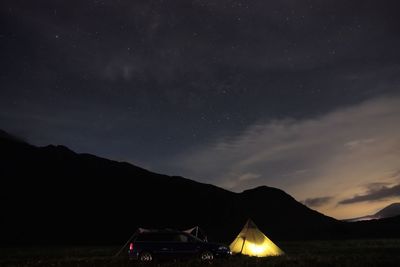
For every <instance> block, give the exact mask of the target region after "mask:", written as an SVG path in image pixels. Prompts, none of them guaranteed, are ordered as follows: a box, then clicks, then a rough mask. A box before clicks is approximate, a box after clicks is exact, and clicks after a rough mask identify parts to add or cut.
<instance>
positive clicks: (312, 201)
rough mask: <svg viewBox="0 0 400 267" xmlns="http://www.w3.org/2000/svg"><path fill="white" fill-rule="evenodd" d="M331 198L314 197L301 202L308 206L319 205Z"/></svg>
mask: <svg viewBox="0 0 400 267" xmlns="http://www.w3.org/2000/svg"><path fill="white" fill-rule="evenodd" d="M332 199H333V197H316V198H307V199H305V200H303V201H301V202H302V203H303V204H304V205H307V206H309V207H320V206H322V205H325V204H327V203H329V202H330V201H331V200H332Z"/></svg>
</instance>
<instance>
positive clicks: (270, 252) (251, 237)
mask: <svg viewBox="0 0 400 267" xmlns="http://www.w3.org/2000/svg"><path fill="white" fill-rule="evenodd" d="M229 248H230V249H231V251H232V253H241V254H244V255H249V256H256V257H266V256H278V255H282V254H284V252H283V251H282V250H281V249H280V248H278V246H277V245H275V244H274V243H273V242H272V241H271V240H270V239H269V238H268V237H266V236H265V235H264V234H263V233H262V232H261V231H260V230H259V229H258V227H257V226H256V225H255V224H254V222H253V221H252V220H250V219H248V220H247V222H246V224H245V225H244V227H243V229H242V231H240V233H239V234H238V236H237V237H236V238H235V240H233V242H232V243H231V244H230V246H229Z"/></svg>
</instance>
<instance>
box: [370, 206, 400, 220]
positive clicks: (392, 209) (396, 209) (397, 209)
mask: <svg viewBox="0 0 400 267" xmlns="http://www.w3.org/2000/svg"><path fill="white" fill-rule="evenodd" d="M399 215H400V203H392V204H390V205H389V206H387V207H385V208H383V209H381V210H380V211H378V212H377V213H375V216H377V217H378V218H380V219H382V218H389V217H394V216H399Z"/></svg>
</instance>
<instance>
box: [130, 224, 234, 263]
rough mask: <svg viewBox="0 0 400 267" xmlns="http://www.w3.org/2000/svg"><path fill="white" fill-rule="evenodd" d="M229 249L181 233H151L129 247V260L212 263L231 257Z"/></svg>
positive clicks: (138, 236)
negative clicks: (186, 259)
mask: <svg viewBox="0 0 400 267" xmlns="http://www.w3.org/2000/svg"><path fill="white" fill-rule="evenodd" d="M230 255H231V251H230V249H229V247H227V246H225V245H221V244H217V243H209V242H205V241H202V240H201V239H198V238H196V237H195V236H193V235H191V234H188V233H186V232H181V231H167V230H159V231H149V232H143V233H139V234H138V235H137V236H136V237H134V238H133V241H132V242H131V243H130V245H129V258H130V259H132V260H139V261H142V262H150V261H152V260H154V259H166V258H173V259H177V258H198V259H200V260H202V261H211V260H213V259H214V258H223V257H229V256H230Z"/></svg>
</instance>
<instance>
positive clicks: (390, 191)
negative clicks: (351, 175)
mask: <svg viewBox="0 0 400 267" xmlns="http://www.w3.org/2000/svg"><path fill="white" fill-rule="evenodd" d="M398 196H400V184H397V185H394V186H384V185H381V186H379V185H376V184H374V185H373V187H372V188H370V189H368V190H367V192H366V193H365V194H363V195H355V196H353V197H351V198H347V199H344V200H342V201H340V202H339V204H353V203H358V202H364V201H379V200H383V199H387V198H391V197H398Z"/></svg>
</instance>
